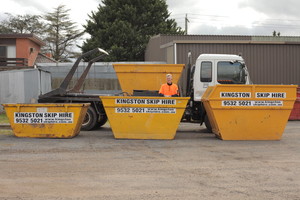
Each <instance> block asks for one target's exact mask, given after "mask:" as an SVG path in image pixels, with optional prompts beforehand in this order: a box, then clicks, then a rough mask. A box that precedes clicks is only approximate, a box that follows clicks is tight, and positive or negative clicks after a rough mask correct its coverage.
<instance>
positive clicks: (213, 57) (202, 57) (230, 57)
mask: <svg viewBox="0 0 300 200" xmlns="http://www.w3.org/2000/svg"><path fill="white" fill-rule="evenodd" d="M198 59H199V60H240V61H242V60H243V58H242V57H241V56H238V55H233V54H201V55H200V56H199V57H198ZM198 59H197V60H198Z"/></svg>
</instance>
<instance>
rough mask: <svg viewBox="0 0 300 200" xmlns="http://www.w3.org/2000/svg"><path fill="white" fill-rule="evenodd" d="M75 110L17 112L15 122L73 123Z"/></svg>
mask: <svg viewBox="0 0 300 200" xmlns="http://www.w3.org/2000/svg"><path fill="white" fill-rule="evenodd" d="M73 121H74V113H73V112H44V113H43V112H15V113H14V123H15V124H72V123H73Z"/></svg>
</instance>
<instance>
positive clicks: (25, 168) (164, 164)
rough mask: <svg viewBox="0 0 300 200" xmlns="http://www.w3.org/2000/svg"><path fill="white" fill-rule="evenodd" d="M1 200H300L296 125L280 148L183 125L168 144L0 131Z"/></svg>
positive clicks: (100, 135) (102, 133)
mask: <svg viewBox="0 0 300 200" xmlns="http://www.w3.org/2000/svg"><path fill="white" fill-rule="evenodd" d="M0 180H1V181H0V199H1V200H2V199H7V200H15V199H16V200H17V199H18V200H19V199H122V200H123V199H239V200H240V199H253V200H254V199H255V200H257V199H275V200H276V199H278V200H282V199H289V200H290V199H292V200H296V199H300V121H290V122H288V124H287V126H286V129H285V132H284V134H283V137H282V139H281V140H280V141H222V140H219V139H217V138H216V137H215V136H214V135H213V134H210V133H207V131H206V129H205V128H203V127H200V126H199V125H198V124H188V123H181V124H180V126H179V129H178V131H177V134H176V138H175V139H174V140H116V139H114V137H113V134H112V131H111V129H110V127H109V126H108V125H106V126H105V127H103V128H101V129H99V130H96V131H89V132H85V131H82V132H81V133H80V135H78V136H77V137H75V138H73V139H36V138H17V137H15V136H13V134H12V131H11V130H9V129H1V130H0Z"/></svg>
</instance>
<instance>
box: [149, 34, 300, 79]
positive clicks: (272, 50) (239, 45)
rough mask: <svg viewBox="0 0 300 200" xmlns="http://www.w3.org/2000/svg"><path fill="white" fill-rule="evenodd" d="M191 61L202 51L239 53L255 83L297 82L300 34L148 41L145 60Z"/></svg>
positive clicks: (175, 37) (172, 37) (169, 37)
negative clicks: (293, 35)
mask: <svg viewBox="0 0 300 200" xmlns="http://www.w3.org/2000/svg"><path fill="white" fill-rule="evenodd" d="M189 52H191V54H192V59H191V60H192V62H191V63H192V64H194V63H195V61H196V59H197V57H198V56H199V55H200V54H204V53H214V54H215V53H217V54H239V55H242V57H243V58H244V59H245V62H246V65H247V67H248V69H249V71H250V77H251V79H252V81H253V83H255V84H298V85H300V56H299V55H300V37H286V36H277V37H274V36H230V35H157V36H154V37H152V38H151V39H150V40H149V43H148V45H147V49H146V52H145V61H152V62H153V61H161V62H166V63H170V64H171V63H173V64H176V63H178V64H179V63H182V64H187V63H188V53H189Z"/></svg>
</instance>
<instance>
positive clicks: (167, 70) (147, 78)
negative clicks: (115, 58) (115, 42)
mask: <svg viewBox="0 0 300 200" xmlns="http://www.w3.org/2000/svg"><path fill="white" fill-rule="evenodd" d="M113 66H114V69H115V71H116V74H117V77H118V79H119V82H120V85H121V88H122V91H123V92H127V93H128V94H129V95H132V94H133V90H158V89H159V88H160V86H161V85H162V84H163V83H165V82H166V74H172V76H173V83H177V82H178V80H179V78H180V76H181V72H182V70H183V68H184V65H183V64H113Z"/></svg>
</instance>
